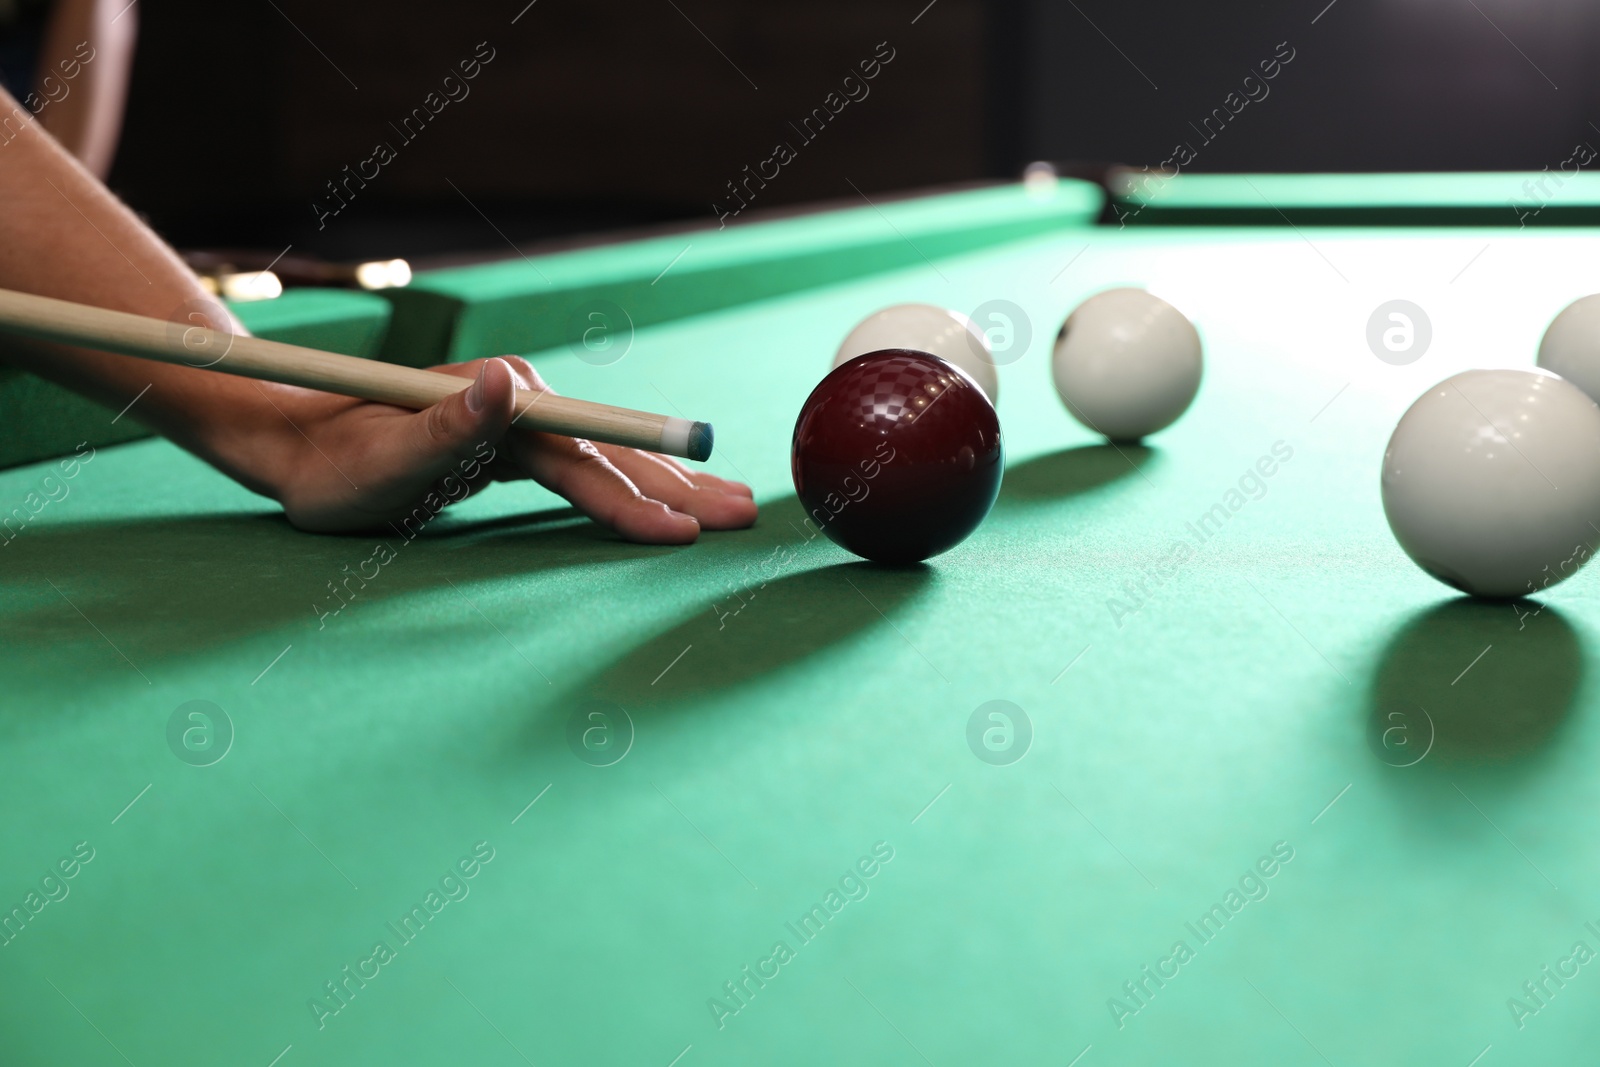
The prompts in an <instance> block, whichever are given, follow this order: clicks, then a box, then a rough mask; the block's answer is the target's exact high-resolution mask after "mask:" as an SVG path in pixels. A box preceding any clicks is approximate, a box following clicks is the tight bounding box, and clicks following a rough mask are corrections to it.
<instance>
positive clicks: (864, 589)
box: [580, 561, 935, 713]
mask: <svg viewBox="0 0 1600 1067" xmlns="http://www.w3.org/2000/svg"><path fill="white" fill-rule="evenodd" d="M934 579H935V570H934V568H932V567H929V566H927V565H925V564H914V565H910V566H904V567H884V566H880V565H878V564H874V563H868V562H865V561H852V562H847V563H835V564H831V565H827V566H822V567H812V568H810V569H807V570H802V571H799V572H797V573H793V574H787V575H783V576H781V577H778V578H774V579H773V580H771V581H767V582H765V584H761V583H759V582H754V581H753V582H751V583H750V584H746V585H740V586H738V587H732V586H729V587H724V588H708V589H707V590H706V596H705V604H704V606H703V608H702V609H701V610H700V611H697V612H695V613H694V614H692V615H690V616H688V617H687V618H685V619H684V620H683V621H682V622H680V623H678V624H677V625H675V626H673V627H671V628H670V629H668V630H666V631H664V632H663V633H661V634H659V635H657V636H656V637H654V638H652V639H651V640H649V641H646V642H645V643H644V644H642V645H639V646H638V647H636V648H634V649H632V650H630V651H628V652H627V653H625V654H624V655H622V656H621V657H620V658H619V659H617V660H615V661H614V662H612V663H611V664H610V665H609V666H608V667H606V668H604V669H603V670H602V671H601V672H599V674H598V675H597V676H595V677H592V678H591V679H589V681H588V682H587V683H586V684H584V685H583V686H581V687H580V691H581V692H582V693H583V694H584V695H586V696H597V697H600V698H603V699H609V700H614V701H616V702H617V703H619V704H622V705H624V706H626V707H628V708H629V709H630V710H632V709H634V708H642V709H649V708H652V707H660V706H662V705H664V704H671V703H674V702H678V701H683V700H690V701H693V700H694V699H695V698H698V697H703V696H708V695H712V694H715V693H719V692H723V691H726V690H729V689H733V688H736V687H738V686H740V685H743V684H745V683H748V682H750V681H753V680H755V679H759V678H762V677H764V676H767V675H770V674H773V673H775V672H779V671H782V670H785V669H786V668H789V667H791V666H793V665H795V664H797V663H799V662H801V661H803V660H805V659H807V658H809V657H812V656H815V655H818V654H821V653H823V652H825V651H826V650H827V649H829V648H831V647H833V646H835V645H839V644H842V643H847V642H850V641H852V640H856V639H858V637H859V636H860V635H861V634H862V633H864V632H866V631H869V630H873V629H877V628H882V629H888V628H890V627H892V626H893V625H894V623H893V621H892V620H894V619H895V618H896V617H897V616H899V615H900V614H902V613H903V612H904V610H905V609H906V608H907V607H908V606H909V605H910V603H911V601H913V600H914V599H915V598H916V597H917V596H918V595H920V594H921V593H923V592H925V591H926V590H927V589H928V588H929V587H930V586H931V585H932V583H933V581H934ZM906 654H907V655H908V656H909V657H910V658H911V659H912V660H914V661H916V662H919V663H920V662H921V661H920V660H918V659H917V657H916V654H915V652H913V651H912V650H911V649H907V650H906ZM647 713H648V712H647Z"/></svg>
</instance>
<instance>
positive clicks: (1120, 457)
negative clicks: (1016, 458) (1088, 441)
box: [995, 444, 1160, 508]
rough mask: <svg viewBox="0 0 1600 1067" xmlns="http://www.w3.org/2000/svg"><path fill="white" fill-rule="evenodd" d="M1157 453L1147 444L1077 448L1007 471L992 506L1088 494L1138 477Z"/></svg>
mask: <svg viewBox="0 0 1600 1067" xmlns="http://www.w3.org/2000/svg"><path fill="white" fill-rule="evenodd" d="M1159 455H1160V453H1159V452H1158V451H1157V450H1156V449H1153V448H1150V447H1149V446H1147V445H1137V444H1135V445H1127V444H1119V445H1110V444H1099V445H1080V446H1078V447H1076V448H1065V449H1062V450H1061V451H1059V452H1049V453H1046V454H1045V455H1042V456H1034V457H1033V458H1032V459H1027V460H1023V461H1022V462H1021V463H1014V464H1012V465H1011V466H1008V467H1007V468H1006V476H1005V480H1004V481H1003V482H1002V483H1001V485H1000V497H999V499H998V500H996V501H995V506H996V507H997V508H999V507H1005V506H1006V505H1008V504H1010V505H1014V504H1028V503H1034V502H1037V501H1041V500H1055V499H1058V498H1060V497H1068V496H1075V495H1077V494H1079V493H1087V492H1090V491H1092V490H1095V489H1099V488H1100V487H1101V486H1105V485H1110V484H1111V483H1112V482H1116V481H1120V480H1122V479H1124V478H1131V477H1133V476H1134V475H1136V474H1138V473H1139V471H1140V468H1142V467H1145V466H1147V465H1148V464H1150V463H1152V462H1154V461H1155V460H1156V459H1157V458H1158V456H1159Z"/></svg>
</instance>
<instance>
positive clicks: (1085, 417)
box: [1051, 289, 1203, 441]
mask: <svg viewBox="0 0 1600 1067" xmlns="http://www.w3.org/2000/svg"><path fill="white" fill-rule="evenodd" d="M1202 366H1203V360H1202V358H1201V351H1200V334H1199V332H1198V331H1197V330H1196V329H1195V328H1194V324H1193V323H1192V322H1190V321H1189V320H1188V319H1187V318H1185V317H1184V314H1183V312H1181V311H1179V310H1178V309H1177V308H1175V307H1173V306H1172V305H1171V304H1169V303H1167V302H1166V301H1165V300H1162V299H1161V298H1160V297H1158V296H1153V295H1151V294H1150V293H1148V292H1146V291H1145V290H1143V289H1108V290H1107V291H1105V292H1103V293H1097V294H1095V295H1094V296H1091V297H1090V298H1089V299H1087V300H1085V301H1084V302H1083V303H1082V304H1079V305H1078V308H1077V310H1075V311H1074V312H1073V313H1072V314H1071V315H1068V316H1067V321H1066V323H1065V324H1064V325H1063V326H1062V327H1061V332H1060V333H1059V334H1058V335H1057V336H1056V343H1055V352H1054V354H1053V356H1052V358H1051V369H1052V372H1053V373H1054V376H1055V383H1056V392H1057V393H1059V394H1060V396H1061V400H1062V402H1063V403H1065V404H1066V405H1067V410H1068V411H1070V412H1072V415H1073V417H1074V418H1076V419H1077V420H1078V421H1079V422H1081V423H1083V424H1084V425H1085V426H1087V427H1089V428H1090V429H1091V430H1095V431H1097V432H1099V433H1102V434H1104V435H1105V436H1106V437H1108V438H1110V439H1111V440H1113V441H1136V440H1138V439H1139V438H1141V437H1144V436H1146V435H1147V434H1152V433H1155V432H1156V431H1157V430H1161V429H1164V428H1166V427H1167V426H1170V425H1171V424H1172V423H1173V422H1174V421H1176V420H1177V418H1178V416H1179V415H1182V414H1183V413H1184V411H1186V410H1187V409H1188V407H1189V404H1190V403H1191V402H1193V400H1194V397H1195V393H1197V392H1198V391H1199V389H1200V373H1201V370H1202Z"/></svg>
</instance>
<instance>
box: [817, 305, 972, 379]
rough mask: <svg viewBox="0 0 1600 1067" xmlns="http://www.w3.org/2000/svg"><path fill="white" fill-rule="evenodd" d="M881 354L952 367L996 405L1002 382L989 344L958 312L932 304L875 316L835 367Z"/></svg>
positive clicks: (843, 347) (844, 347) (856, 332)
mask: <svg viewBox="0 0 1600 1067" xmlns="http://www.w3.org/2000/svg"><path fill="white" fill-rule="evenodd" d="M885 348H910V349H913V350H915V351H917V352H926V353H928V354H929V355H931V356H938V357H939V358H940V359H942V360H944V361H945V362H946V363H954V364H955V365H956V366H958V367H960V368H961V369H962V370H964V371H966V372H967V374H968V375H969V376H970V377H971V378H972V380H973V381H975V382H977V383H978V386H979V388H981V389H982V390H983V392H984V395H985V396H987V397H988V398H989V402H990V403H991V404H995V403H999V401H1000V377H999V375H998V374H996V373H995V366H994V359H993V356H992V354H991V353H990V350H989V339H988V338H987V337H985V336H984V334H983V331H982V330H980V329H978V327H977V325H976V324H974V323H973V321H972V320H971V319H969V318H967V317H966V316H965V315H963V314H961V313H960V312H959V311H951V310H949V309H948V308H942V307H935V306H934V305H932V304H895V305H894V306H892V307H886V308H884V309H883V310H882V311H874V312H873V313H872V314H871V315H868V316H867V317H866V318H864V319H862V320H861V321H860V322H859V323H858V324H857V325H856V328H855V329H853V330H851V331H850V335H849V336H848V337H846V338H845V339H844V341H843V342H842V343H841V344H840V345H839V351H838V353H837V354H836V355H835V356H834V357H833V365H834V366H835V367H837V366H839V365H840V364H842V363H847V362H849V361H850V360H852V359H855V358H856V357H857V356H864V355H866V354H867V353H868V352H878V351H881V350H882V349H885Z"/></svg>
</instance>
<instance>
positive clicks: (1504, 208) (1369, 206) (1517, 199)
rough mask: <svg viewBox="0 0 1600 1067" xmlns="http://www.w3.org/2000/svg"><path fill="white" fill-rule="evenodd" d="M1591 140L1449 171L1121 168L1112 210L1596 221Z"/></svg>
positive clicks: (1228, 218)
mask: <svg viewBox="0 0 1600 1067" xmlns="http://www.w3.org/2000/svg"><path fill="white" fill-rule="evenodd" d="M1593 162H1594V160H1593V150H1592V149H1589V150H1587V151H1581V152H1580V153H1579V154H1578V155H1576V156H1574V157H1573V158H1570V159H1567V160H1564V161H1559V162H1557V163H1555V164H1552V166H1551V167H1549V168H1548V169H1547V170H1546V171H1543V172H1540V171H1532V172H1516V171H1506V172H1473V173H1453V174H1182V175H1178V176H1176V177H1170V178H1163V177H1162V176H1161V174H1160V172H1159V171H1155V170H1151V171H1149V172H1141V171H1131V170H1130V171H1125V172H1122V173H1121V175H1120V176H1118V177H1117V178H1115V179H1113V181H1112V183H1111V186H1112V213H1113V215H1114V216H1115V217H1116V218H1117V219H1119V220H1121V221H1122V222H1124V223H1126V224H1127V225H1212V226H1252V225H1254V226H1282V225H1284V223H1285V219H1287V220H1288V221H1289V222H1291V223H1292V224H1294V225H1298V226H1375V225H1391V226H1392V225H1405V226H1510V227H1514V228H1517V229H1521V228H1524V227H1526V226H1594V225H1596V224H1600V175H1597V174H1593V173H1590V172H1587V171H1585V170H1584V169H1583V168H1584V167H1586V166H1588V165H1590V164H1592V163H1593Z"/></svg>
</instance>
